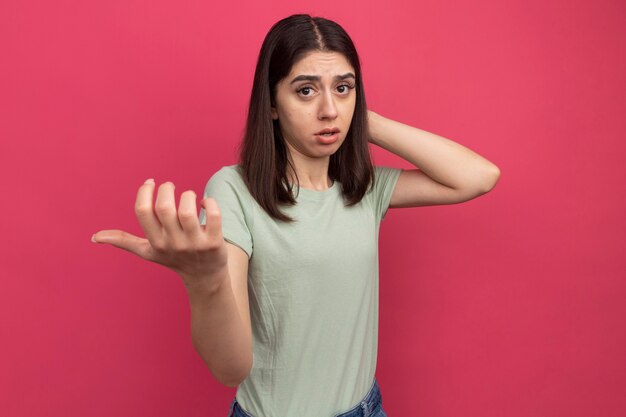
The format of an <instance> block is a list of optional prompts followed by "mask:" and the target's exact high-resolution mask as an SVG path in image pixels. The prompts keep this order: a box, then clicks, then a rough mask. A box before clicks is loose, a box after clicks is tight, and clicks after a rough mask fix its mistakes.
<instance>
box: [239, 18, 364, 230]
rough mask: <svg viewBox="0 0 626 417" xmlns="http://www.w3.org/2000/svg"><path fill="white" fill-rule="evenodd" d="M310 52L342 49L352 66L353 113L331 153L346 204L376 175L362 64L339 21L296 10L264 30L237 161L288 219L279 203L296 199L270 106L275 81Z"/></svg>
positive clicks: (250, 183) (262, 201)
mask: <svg viewBox="0 0 626 417" xmlns="http://www.w3.org/2000/svg"><path fill="white" fill-rule="evenodd" d="M311 51H321V52H337V53H341V54H343V55H344V56H345V57H346V59H347V60H348V62H349V63H350V64H351V65H352V67H353V68H354V70H355V78H356V80H355V81H356V85H355V91H356V104H355V109H354V114H353V116H352V122H351V124H350V129H349V130H348V133H347V134H346V138H345V140H344V142H343V144H342V145H341V147H340V148H339V149H338V150H337V152H335V153H334V154H333V155H331V156H330V163H329V167H328V175H329V177H330V179H331V180H333V181H338V182H339V183H341V190H342V195H343V198H344V201H345V202H346V205H353V204H356V203H358V202H359V201H361V199H362V198H363V196H364V195H365V193H366V192H367V190H368V187H369V186H370V185H371V183H372V182H373V176H374V168H373V166H372V161H371V158H370V154H369V148H368V140H367V135H368V131H367V106H366V105H365V94H364V90H363V82H362V77H361V65H360V62H359V56H358V54H357V51H356V48H355V47H354V44H353V43H352V40H351V39H350V36H348V34H347V33H346V31H345V30H344V29H343V28H342V27H341V26H339V25H338V24H337V23H335V22H333V21H331V20H328V19H324V18H321V17H311V16H309V15H306V14H297V15H293V16H289V17H287V18H285V19H282V20H280V21H279V22H277V23H276V24H274V26H272V28H271V29H270V31H269V32H268V34H267V35H266V37H265V40H264V41H263V45H262V46H261V51H260V53H259V59H258V61H257V65H256V71H255V73H254V82H253V85H252V94H251V97H250V106H249V109H248V120H247V123H246V130H245V134H244V138H243V142H242V146H241V153H240V165H241V167H242V170H243V172H242V174H243V178H244V181H245V183H246V186H247V187H248V190H249V191H250V194H252V196H253V197H254V199H255V200H256V201H257V202H258V203H259V205H260V206H261V207H263V209H264V210H265V211H266V212H267V213H268V214H269V215H270V216H272V217H273V218H275V219H277V220H282V221H286V222H290V221H293V219H292V218H290V217H289V216H287V215H286V214H284V213H283V212H282V211H281V210H280V208H279V205H281V204H282V205H285V204H286V205H294V204H296V199H295V197H294V194H293V189H292V186H291V185H290V183H289V180H288V177H287V167H288V165H290V164H291V162H290V161H289V158H288V151H287V148H286V145H285V142H284V140H283V138H282V136H281V133H280V128H279V125H278V120H273V119H272V114H271V108H272V105H273V103H274V99H275V97H276V85H277V84H278V83H279V82H280V81H281V80H282V79H283V78H285V77H286V76H287V75H288V74H289V72H290V71H291V68H292V67H293V65H294V64H295V63H296V62H297V61H298V60H299V59H301V58H302V57H303V56H304V55H305V54H307V53H309V52H311ZM292 168H293V167H292ZM294 171H295V170H294Z"/></svg>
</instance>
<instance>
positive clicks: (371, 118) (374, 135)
mask: <svg viewBox="0 0 626 417" xmlns="http://www.w3.org/2000/svg"><path fill="white" fill-rule="evenodd" d="M379 124H380V115H379V114H378V113H375V112H373V111H371V110H368V111H367V127H368V141H369V143H373V144H374V145H378V135H379V133H378V125H379ZM379 146H380V145H379Z"/></svg>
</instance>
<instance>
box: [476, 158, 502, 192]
mask: <svg viewBox="0 0 626 417" xmlns="http://www.w3.org/2000/svg"><path fill="white" fill-rule="evenodd" d="M499 179H500V168H498V167H497V166H495V165H492V166H491V168H490V169H489V170H487V172H486V173H485V174H484V175H483V179H482V180H481V181H480V185H479V187H478V189H479V193H480V194H486V193H488V192H489V191H491V190H492V189H493V188H494V187H495V186H496V184H497V183H498V180H499Z"/></svg>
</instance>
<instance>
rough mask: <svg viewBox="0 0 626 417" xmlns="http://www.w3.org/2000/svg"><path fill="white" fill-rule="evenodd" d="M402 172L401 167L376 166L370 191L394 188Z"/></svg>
mask: <svg viewBox="0 0 626 417" xmlns="http://www.w3.org/2000/svg"><path fill="white" fill-rule="evenodd" d="M401 173H402V169H401V168H392V167H386V166H380V165H375V166H374V178H373V182H372V187H371V189H370V192H381V191H382V190H384V189H389V188H391V189H393V188H394V187H395V185H396V183H397V182H398V178H399V177H400V174H401Z"/></svg>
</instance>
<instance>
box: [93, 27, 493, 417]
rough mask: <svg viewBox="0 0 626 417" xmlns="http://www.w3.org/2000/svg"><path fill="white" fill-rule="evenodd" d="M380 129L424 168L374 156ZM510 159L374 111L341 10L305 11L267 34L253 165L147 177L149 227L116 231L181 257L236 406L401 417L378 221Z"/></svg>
mask: <svg viewBox="0 0 626 417" xmlns="http://www.w3.org/2000/svg"><path fill="white" fill-rule="evenodd" d="M368 142H369V143H373V144H374V145H378V146H380V147H382V148H384V149H386V150H388V151H389V152H392V153H394V154H396V155H398V156H400V157H402V158H404V159H406V160H407V161H409V162H411V163H412V164H414V165H415V166H416V167H419V168H420V169H419V170H418V169H415V170H402V169H397V168H388V167H374V166H372V162H371V160H370V154H369V149H368ZM499 175H500V173H499V170H498V168H497V167H496V166H495V165H494V164H492V163H491V162H489V161H487V160H486V159H484V158H483V157H481V156H479V155H477V154H476V153H474V152H472V151H470V150H469V149H467V148H465V147H463V146H461V145H459V144H457V143H455V142H453V141H450V140H448V139H445V138H442V137H440V136H437V135H434V134H432V133H428V132H425V131H422V130H419V129H416V128H413V127H410V126H407V125H404V124H401V123H398V122H395V121H392V120H389V119H386V118H384V117H382V116H380V115H378V114H376V113H374V112H372V111H368V110H367V107H366V103H365V96H364V90H363V84H362V78H361V68H360V64H359V58H358V55H357V52H356V50H355V48H354V45H353V43H352V41H351V39H350V37H349V36H348V34H347V33H346V32H345V31H344V30H343V29H342V28H341V27H340V26H339V25H338V24H336V23H334V22H332V21H330V20H327V19H323V18H313V17H311V16H308V15H294V16H290V17H288V18H286V19H283V20H281V21H279V22H278V23H276V24H275V25H274V26H273V27H272V28H271V30H270V31H269V33H268V34H267V36H266V38H265V41H264V43H263V46H262V47H261V52H260V54H259V59H258V63H257V67H256V72H255V77H254V83H253V88H252V96H251V100H250V107H249V113H248V121H247V127H246V133H245V135H244V140H243V146H242V149H241V158H240V163H239V164H238V165H233V166H227V167H224V168H222V169H221V170H219V171H218V172H217V173H215V174H214V175H213V176H212V177H211V179H210V180H209V181H208V183H207V186H206V189H205V193H204V197H205V198H204V199H202V201H201V207H202V208H201V210H200V215H199V218H198V215H197V211H196V195H195V194H194V192H193V191H185V192H183V193H182V195H181V198H180V203H179V206H178V210H177V209H176V203H175V200H174V185H173V184H172V183H171V182H166V183H164V184H162V185H160V186H159V188H158V192H157V197H156V203H155V205H154V209H153V205H152V199H153V193H154V189H155V187H156V185H155V183H154V181H153V180H148V181H146V183H145V184H144V185H142V186H141V187H140V188H139V191H138V193H137V200H136V205H135V211H136V214H137V217H138V220H139V223H140V224H141V226H142V228H143V230H144V232H145V234H146V237H147V239H143V238H140V237H137V236H133V235H130V234H128V233H126V232H123V231H120V230H107V231H100V232H98V233H96V234H95V235H94V238H93V240H94V241H95V242H100V243H109V244H112V245H114V246H116V247H119V248H122V249H125V250H128V251H130V252H132V253H135V254H137V255H139V256H140V257H142V258H144V259H147V260H150V261H153V262H157V263H160V264H162V265H165V266H166V267H168V268H170V269H172V270H174V271H175V272H177V273H178V274H179V275H180V276H181V277H182V279H183V282H184V283H185V286H186V289H187V292H188V294H189V300H190V306H191V332H192V338H193V342H194V346H195V348H196V350H197V351H198V353H199V354H200V356H201V357H202V359H203V360H204V361H205V363H206V364H207V366H208V368H209V369H210V370H211V372H212V373H213V375H214V376H215V377H216V378H217V379H218V380H219V381H220V382H221V383H223V384H225V385H227V386H231V387H235V386H237V387H238V390H237V393H236V396H235V399H233V402H232V404H231V409H230V413H229V416H248V417H249V416H253V417H293V416H298V417H324V416H328V417H331V416H342V417H356V416H386V414H385V412H384V411H383V409H382V399H381V393H380V390H379V387H378V384H377V382H376V379H375V376H374V374H375V369H376V354H377V338H378V251H377V245H378V229H379V225H380V222H381V220H382V218H383V217H384V215H385V212H386V211H387V209H388V208H389V207H392V208H393V207H415V206H424V205H435V204H453V203H459V202H462V201H467V200H470V199H472V198H475V197H477V196H479V195H481V194H484V193H486V192H488V191H489V190H491V189H492V188H493V187H494V185H495V184H496V182H497V180H498V178H499Z"/></svg>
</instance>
